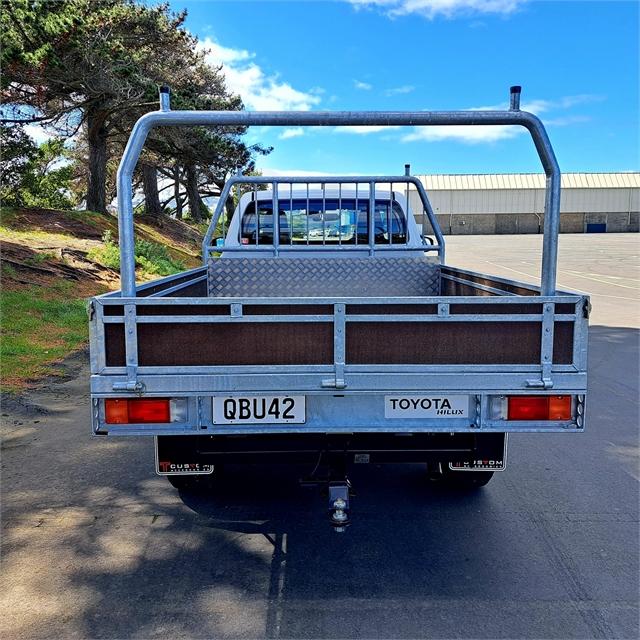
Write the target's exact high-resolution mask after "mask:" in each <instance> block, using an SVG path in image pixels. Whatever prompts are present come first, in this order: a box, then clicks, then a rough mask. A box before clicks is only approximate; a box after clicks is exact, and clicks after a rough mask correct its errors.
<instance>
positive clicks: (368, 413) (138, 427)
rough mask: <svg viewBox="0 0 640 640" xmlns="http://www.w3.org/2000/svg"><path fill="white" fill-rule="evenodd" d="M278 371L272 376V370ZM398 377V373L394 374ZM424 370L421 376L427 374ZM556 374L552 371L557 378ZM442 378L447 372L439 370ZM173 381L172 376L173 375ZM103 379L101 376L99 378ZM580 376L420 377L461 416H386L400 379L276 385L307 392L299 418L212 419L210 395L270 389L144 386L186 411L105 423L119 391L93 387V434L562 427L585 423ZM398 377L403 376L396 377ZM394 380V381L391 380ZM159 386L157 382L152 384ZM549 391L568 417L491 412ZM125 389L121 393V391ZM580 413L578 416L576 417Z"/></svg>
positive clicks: (519, 430)
mask: <svg viewBox="0 0 640 640" xmlns="http://www.w3.org/2000/svg"><path fill="white" fill-rule="evenodd" d="M275 377H277V376H275ZM387 377H388V378H389V383H390V384H389V386H392V384H391V383H394V382H395V383H396V385H398V380H396V379H395V377H394V376H387ZM397 377H398V378H402V377H403V376H402V375H400V376H397ZM427 377H428V376H423V378H427ZM559 377H560V376H557V377H554V380H557V379H558V378H559ZM441 378H445V380H444V381H446V374H441ZM172 379H173V381H174V382H176V378H175V377H174V378H172ZM98 380H99V381H102V380H103V378H99V379H98ZM583 381H584V378H583V377H582V376H580V375H579V374H574V375H573V376H572V378H571V382H572V383H573V384H567V385H566V386H567V387H568V388H559V387H558V386H554V388H553V389H552V390H544V391H538V390H531V389H526V388H523V387H524V385H522V387H520V388H517V387H516V388H515V389H514V388H513V387H508V386H505V387H502V388H500V387H498V388H495V389H468V388H467V389H456V388H453V387H449V388H447V387H444V388H443V386H442V385H443V380H440V384H439V385H436V384H435V382H436V380H435V378H433V380H430V382H434V385H433V386H429V385H427V384H425V383H424V382H423V386H422V387H421V393H422V394H434V393H436V394H442V395H446V394H451V395H461V394H463V395H466V396H468V399H469V404H468V407H469V409H468V412H467V415H466V416H465V417H462V418H459V417H448V418H442V417H434V418H414V417H409V418H405V417H394V418H386V417H385V397H389V395H402V394H408V393H416V391H415V390H414V389H411V388H410V385H399V386H400V387H401V389H402V390H401V391H397V390H394V389H389V390H388V391H376V392H372V391H369V392H357V391H353V390H352V388H351V384H350V386H349V388H348V389H346V390H343V391H340V390H333V391H324V392H318V391H315V392H313V393H311V392H309V391H306V390H304V388H302V389H301V390H297V389H296V390H295V391H293V390H291V388H290V387H289V388H286V387H285V388H286V391H282V387H281V388H280V389H278V390H277V393H279V394H289V395H304V396H305V397H306V421H305V422H304V423H303V424H269V423H261V424H214V421H213V407H212V405H213V397H214V396H230V395H238V396H242V395H243V394H247V393H250V394H252V395H259V394H260V393H262V394H265V395H267V394H269V393H274V391H273V390H272V389H271V388H269V389H260V390H252V391H250V392H247V391H244V390H243V391H242V392H241V391H235V390H232V389H229V390H227V391H224V392H219V393H214V392H211V391H208V392H200V393H193V392H191V393H188V392H184V391H182V390H180V391H176V390H167V391H165V392H162V391H155V389H154V391H153V392H149V390H148V389H147V390H146V392H145V395H144V397H154V396H155V397H170V398H183V399H184V400H183V404H184V405H185V406H186V411H185V412H184V413H183V418H182V421H181V422H172V423H166V424H122V425H114V424H106V423H105V417H104V399H105V398H109V397H122V396H123V394H122V392H120V393H114V392H113V391H111V393H96V392H95V390H94V393H93V411H92V426H93V433H94V434H96V435H153V436H165V435H166V436H172V435H174V436H178V435H188V436H210V435H219V436H226V435H250V434H253V435H260V434H341V433H342V434H344V433H348V434H354V433H380V434H394V433H397V434H402V433H413V434H419V433H478V432H483V433H510V432H516V433H523V432H542V433H550V432H567V431H574V432H575V431H578V432H580V431H582V430H583V429H584V424H585V395H584V390H583V389H582V388H581V384H580V383H581V382H583ZM400 382H403V380H400ZM396 385H393V386H396ZM156 388H158V387H156ZM518 394H521V395H549V394H554V395H555V394H566V395H571V396H572V397H573V398H574V401H573V402H574V413H573V417H572V419H571V420H566V421H551V420H547V421H537V422H535V421H531V422H529V421H523V420H520V421H509V420H506V419H496V417H495V416H494V415H492V412H491V405H492V402H493V400H494V399H495V398H496V397H499V396H503V395H518ZM125 395H126V394H125ZM578 416H579V417H578Z"/></svg>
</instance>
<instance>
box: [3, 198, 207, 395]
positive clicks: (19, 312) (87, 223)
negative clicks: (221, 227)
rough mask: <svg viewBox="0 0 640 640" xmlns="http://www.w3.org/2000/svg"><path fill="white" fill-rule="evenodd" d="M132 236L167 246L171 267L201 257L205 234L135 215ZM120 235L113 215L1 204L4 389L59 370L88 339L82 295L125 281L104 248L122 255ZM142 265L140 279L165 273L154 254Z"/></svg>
mask: <svg viewBox="0 0 640 640" xmlns="http://www.w3.org/2000/svg"><path fill="white" fill-rule="evenodd" d="M135 237H136V239H137V240H144V241H145V242H147V243H150V244H149V246H152V247H154V248H155V249H156V250H160V251H161V252H165V254H166V256H167V257H168V259H169V260H170V267H172V268H173V269H174V271H179V270H181V269H182V268H187V269H188V268H192V267H196V266H198V265H199V264H200V241H201V234H200V233H199V231H198V230H196V229H195V228H194V227H192V226H190V225H188V224H186V223H184V222H181V221H178V220H172V219H169V218H163V219H160V220H156V219H154V218H151V217H149V216H136V218H135ZM117 239H118V224H117V219H116V218H115V217H114V216H112V215H109V214H98V213H93V212H86V211H56V210H43V209H8V210H7V209H5V210H2V215H1V221H0V265H1V268H2V291H1V296H2V323H1V327H0V328H1V332H2V346H1V348H2V352H1V355H2V360H1V362H0V365H1V367H2V388H3V390H5V391H6V390H12V391H16V390H20V389H21V388H23V387H24V386H25V385H27V384H29V382H30V381H32V380H35V379H38V378H39V377H41V376H43V375H50V374H52V373H55V371H56V367H55V366H54V367H53V368H52V365H54V364H55V363H56V362H57V361H59V360H60V359H61V358H63V357H65V356H66V355H68V354H69V353H70V352H73V351H74V350H77V349H79V348H82V347H83V346H84V345H85V344H86V340H87V319H86V315H85V314H84V304H85V299H86V298H88V297H90V296H92V295H96V294H99V293H105V292H106V291H110V290H115V289H118V288H119V286H120V283H119V271H118V269H117V268H115V267H117V264H109V261H107V260H105V259H104V256H105V248H107V249H111V252H110V254H109V255H110V257H111V262H113V256H114V254H115V255H116V256H117ZM105 263H106V264H105ZM145 265H146V266H145V268H139V269H138V280H140V281H142V280H149V279H154V278H157V277H160V275H159V274H160V273H164V272H159V271H157V270H156V272H155V273H154V270H155V267H156V265H155V264H154V263H153V261H147V262H145ZM162 268H163V269H166V268H167V267H166V263H163V265H162Z"/></svg>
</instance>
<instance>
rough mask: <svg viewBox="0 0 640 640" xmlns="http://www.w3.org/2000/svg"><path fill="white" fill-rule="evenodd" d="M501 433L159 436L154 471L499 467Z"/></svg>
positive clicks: (501, 460)
mask: <svg viewBox="0 0 640 640" xmlns="http://www.w3.org/2000/svg"><path fill="white" fill-rule="evenodd" d="M506 454H507V436H506V434H504V433H494V434H436V433H425V434H380V433H358V434H338V435H327V434H274V435H245V436H197V437H195V438H194V437H187V436H159V437H157V438H156V471H157V472H158V474H159V475H173V474H185V473H187V474H194V473H196V474H197V473H211V472H212V471H213V469H214V467H215V466H216V465H220V464H253V463H255V464H263V463H269V464H292V463H300V464H309V465H311V466H312V467H313V466H314V465H316V464H317V463H318V462H319V460H321V461H322V462H323V463H329V462H330V460H331V459H332V457H333V458H338V457H343V458H344V459H345V462H346V463H347V464H349V463H350V464H384V463H424V462H427V463H430V464H433V463H441V464H442V463H445V464H449V463H452V464H454V465H455V466H457V467H458V468H459V469H460V470H462V471H464V470H474V469H475V470H493V471H502V470H504V468H505V466H506Z"/></svg>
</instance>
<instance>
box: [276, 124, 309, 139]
mask: <svg viewBox="0 0 640 640" xmlns="http://www.w3.org/2000/svg"><path fill="white" fill-rule="evenodd" d="M303 135H304V129H303V128H302V127H295V128H293V129H285V130H284V131H283V132H282V133H281V134H280V135H279V136H278V138H280V140H288V139H289V138H298V137H300V136H303Z"/></svg>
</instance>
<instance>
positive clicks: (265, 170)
mask: <svg viewBox="0 0 640 640" xmlns="http://www.w3.org/2000/svg"><path fill="white" fill-rule="evenodd" d="M259 169H260V170H261V171H262V175H263V176H276V177H280V176H292V177H298V176H300V177H305V176H310V177H312V178H317V177H319V176H326V175H330V174H327V173H324V172H323V171H305V170H304V169H271V168H269V167H259Z"/></svg>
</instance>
